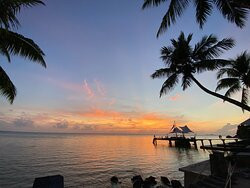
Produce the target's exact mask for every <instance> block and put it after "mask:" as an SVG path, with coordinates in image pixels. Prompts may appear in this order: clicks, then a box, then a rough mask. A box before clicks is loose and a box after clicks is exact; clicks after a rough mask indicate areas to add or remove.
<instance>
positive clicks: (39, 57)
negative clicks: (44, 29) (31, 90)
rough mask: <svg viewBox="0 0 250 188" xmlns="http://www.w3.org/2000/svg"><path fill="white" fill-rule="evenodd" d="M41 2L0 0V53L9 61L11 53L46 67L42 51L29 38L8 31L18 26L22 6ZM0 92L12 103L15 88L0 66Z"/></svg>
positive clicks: (36, 0)
mask: <svg viewBox="0 0 250 188" xmlns="http://www.w3.org/2000/svg"><path fill="white" fill-rule="evenodd" d="M37 4H43V2H42V1H39V0H1V1H0V54H1V55H3V56H5V57H6V58H7V60H8V62H11V55H17V56H21V57H24V58H28V59H30V60H31V61H34V62H37V63H39V64H41V65H42V66H44V67H46V64H45V61H44V59H43V57H44V53H43V51H42V50H41V49H40V48H39V46H38V45H37V44H36V43H35V42H34V41H33V40H31V39H29V38H26V37H24V36H22V35H20V34H18V33H15V32H12V31H10V29H11V28H18V26H19V25H20V24H19V21H18V19H17V17H16V14H17V13H18V12H19V11H20V9H21V8H22V7H31V6H34V5H37ZM0 94H1V95H3V96H5V97H6V98H7V99H8V100H9V102H10V103H13V101H14V98H15V96H16V88H15V86H14V84H13V83H12V82H11V80H10V78H9V77H8V75H7V73H6V72H5V71H4V70H3V68H2V67H1V66H0Z"/></svg>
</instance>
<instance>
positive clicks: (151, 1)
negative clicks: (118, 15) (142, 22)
mask: <svg viewBox="0 0 250 188" xmlns="http://www.w3.org/2000/svg"><path fill="white" fill-rule="evenodd" d="M165 1H167V0H144V3H143V5H142V9H145V8H149V7H151V6H155V7H157V6H159V5H160V4H161V3H164V2H165Z"/></svg>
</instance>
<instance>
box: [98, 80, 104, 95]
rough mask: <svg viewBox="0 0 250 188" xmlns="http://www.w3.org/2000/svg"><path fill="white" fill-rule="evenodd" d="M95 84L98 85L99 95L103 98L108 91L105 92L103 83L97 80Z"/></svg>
mask: <svg viewBox="0 0 250 188" xmlns="http://www.w3.org/2000/svg"><path fill="white" fill-rule="evenodd" d="M95 84H96V88H97V91H98V93H99V94H100V95H102V96H105V95H106V90H105V88H104V86H103V85H102V83H101V82H100V81H98V80H95Z"/></svg>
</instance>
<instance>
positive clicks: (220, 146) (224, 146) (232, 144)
mask: <svg viewBox="0 0 250 188" xmlns="http://www.w3.org/2000/svg"><path fill="white" fill-rule="evenodd" d="M158 140H166V141H168V142H169V145H170V146H173V144H172V142H176V141H178V142H181V141H185V142H189V143H190V144H191V143H192V144H193V145H194V147H195V148H196V149H197V147H198V146H197V143H198V142H200V144H201V146H200V148H201V149H215V150H216V149H220V150H223V149H224V150H228V149H232V150H234V149H235V148H238V147H239V146H240V143H239V144H237V143H238V141H239V139H238V138H196V137H188V138H186V137H181V136H180V137H168V136H154V138H153V144H157V141H158ZM205 141H206V142H208V143H209V145H205V144H204V143H205ZM215 141H216V143H215ZM218 141H221V144H219V143H218ZM228 141H230V142H229V143H228Z"/></svg>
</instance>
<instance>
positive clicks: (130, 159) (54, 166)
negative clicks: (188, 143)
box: [0, 132, 209, 188]
mask: <svg viewBox="0 0 250 188" xmlns="http://www.w3.org/2000/svg"><path fill="white" fill-rule="evenodd" d="M152 139H153V135H109V134H57V133H16V132H0V187H1V188H16V187H18V188H26V187H32V185H33V181H34V179H35V178H36V177H43V176H49V175H55V174H61V175H63V176H64V183H65V187H84V188H85V187H86V188H88V187H90V188H91V187H94V188H95V187H97V188H99V187H110V178H111V177H112V176H114V175H115V176H117V177H118V178H119V180H120V181H121V182H122V183H121V185H122V187H124V188H126V187H132V184H131V178H132V177H133V176H134V175H138V174H140V175H142V177H143V178H145V177H148V176H155V177H156V178H157V180H159V178H160V176H167V177H168V178H170V179H177V180H181V181H182V182H183V176H184V174H183V172H180V171H178V169H179V168H181V167H183V166H186V165H189V164H192V163H195V162H199V161H202V160H205V159H208V154H209V153H208V152H206V151H203V150H195V149H177V148H175V147H169V146H168V143H167V142H166V141H159V142H158V144H157V145H156V146H155V145H153V144H152Z"/></svg>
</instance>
